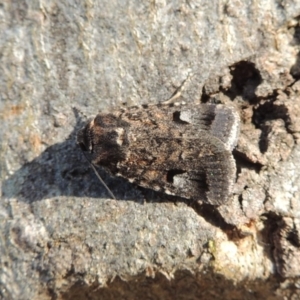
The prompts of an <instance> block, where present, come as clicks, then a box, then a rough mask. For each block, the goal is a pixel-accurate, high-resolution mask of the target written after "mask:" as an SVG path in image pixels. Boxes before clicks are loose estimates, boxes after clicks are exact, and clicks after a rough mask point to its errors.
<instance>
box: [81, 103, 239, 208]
mask: <svg viewBox="0 0 300 300" xmlns="http://www.w3.org/2000/svg"><path fill="white" fill-rule="evenodd" d="M239 127H240V119H239V114H238V113H237V111H236V110H235V109H234V108H232V107H229V106H224V105H220V104H218V105H214V104H200V103H199V104H178V105H175V104H158V105H148V106H143V107H138V106H134V107H130V108H127V109H116V110H114V111H112V112H111V113H100V114H98V115H97V116H96V117H95V118H94V119H93V120H92V121H90V122H89V123H88V124H86V126H85V127H84V128H82V129H81V130H80V131H79V132H78V135H77V143H78V144H79V145H80V147H81V148H82V150H84V151H89V152H90V153H91V157H92V163H93V164H95V165H97V166H101V167H103V168H105V169H106V170H107V171H109V172H110V173H111V174H113V175H116V176H121V177H124V178H126V179H127V180H129V181H130V182H133V183H135V184H137V185H140V186H142V187H146V188H150V189H153V190H155V191H160V192H164V193H166V194H170V195H176V196H179V197H183V198H187V199H193V200H196V201H198V200H199V201H201V202H205V203H209V204H212V205H220V204H223V203H225V202H226V201H227V200H228V199H229V197H230V195H231V194H232V190H233V185H234V182H235V178H236V166H235V160H234V158H233V156H232V150H233V148H234V147H235V145H236V143H237V139H238V135H239Z"/></svg>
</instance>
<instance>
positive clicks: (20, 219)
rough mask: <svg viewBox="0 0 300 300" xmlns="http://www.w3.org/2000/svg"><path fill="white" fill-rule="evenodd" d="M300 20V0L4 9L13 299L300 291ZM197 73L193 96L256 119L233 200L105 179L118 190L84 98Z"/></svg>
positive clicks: (142, 92) (148, 90)
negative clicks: (80, 134) (188, 197)
mask: <svg viewBox="0 0 300 300" xmlns="http://www.w3.org/2000/svg"><path fill="white" fill-rule="evenodd" d="M298 15H300V2H299V1H296V0H295V1H292V0H290V1H288V0H287V1H282V2H280V4H279V3H278V2H276V1H271V0H269V1H252V2H248V1H227V2H226V3H225V2H222V1H214V0H202V1H188V2H182V1H172V2H170V3H166V2H163V1H161V2H160V1H156V2H148V3H147V4H145V3H140V1H128V2H126V1H121V0H120V1H117V0H116V1H104V2H103V1H101V3H100V2H93V1H87V2H82V1H77V2H76V1H64V2H61V1H57V2H55V1H44V2H35V1H23V2H20V1H6V2H4V3H2V4H1V5H0V16H1V17H0V35H1V36H0V54H1V55H0V60H1V62H0V68H1V72H0V97H1V98H0V99H1V101H0V114H1V115H0V117H1V129H0V130H1V148H0V152H1V155H0V159H1V160H0V170H1V194H2V197H1V203H0V241H1V242H0V264H1V265H0V297H1V299H86V298H89V299H97V298H99V297H100V296H101V298H102V299H118V298H119V299H121V298H122V299H124V298H134V297H136V298H137V297H138V296H139V295H147V296H149V298H151V297H153V298H154V297H157V298H161V299H174V295H176V296H177V298H178V299H187V291H188V295H189V297H190V299H196V298H199V297H205V298H207V299H219V298H220V299H224V298H226V299H241V296H245V295H246V296H247V298H249V299H257V298H261V299H282V298H283V297H286V298H289V299H299V297H300V293H299V280H298V279H296V277H297V276H298V277H299V275H300V270H299V262H300V259H299V257H300V245H299V240H300V239H299V230H300V226H299V221H300V213H299V212H300V207H299V205H300V199H299V187H300V182H299V181H300V179H299V178H300V177H299V174H300V173H299V172H300V171H299V167H298V166H299V163H300V161H299V160H300V149H299V137H300V135H299V132H300V126H299V124H300V123H299V121H298V120H299V118H300V108H299V107H300V101H299V94H300V85H299V84H300V83H299V81H298V80H299V79H300V59H299V45H300V33H299V32H300V25H299V22H298V19H297V16H298ZM187 78H189V80H188V81H187V82H186V85H185V89H184V90H183V91H182V98H181V100H184V101H202V102H216V103H223V104H228V103H230V104H231V105H234V106H235V107H236V109H237V110H238V111H239V113H240V115H241V119H242V128H241V129H242V131H241V135H240V139H239V142H238V146H237V148H236V149H235V150H234V156H235V158H236V161H237V168H238V176H237V183H236V187H235V193H234V195H233V197H232V200H231V202H230V203H228V204H226V206H220V207H211V206H207V205H203V206H200V205H198V204H196V203H189V202H186V201H182V200H180V199H176V198H171V197H167V196H166V195H162V194H156V193H154V192H152V191H148V190H143V189H138V188H136V187H135V186H133V185H130V184H129V183H126V182H125V181H123V180H121V179H116V178H110V177H109V176H108V175H107V174H105V173H104V172H101V175H102V176H103V177H104V179H105V181H106V182H107V184H108V185H109V187H110V188H111V189H112V191H113V192H114V194H115V195H116V196H117V198H118V199H119V200H118V201H114V200H110V199H107V194H106V191H105V189H104V188H103V187H102V186H101V185H100V184H99V182H98V181H97V179H96V178H95V176H94V174H93V172H92V170H91V169H90V168H89V167H88V166H87V164H86V162H85V161H84V159H83V157H82V154H81V153H80V151H79V150H78V148H77V147H76V145H75V135H76V132H77V130H78V128H80V127H81V126H82V122H83V121H85V119H86V118H85V117H84V116H79V115H77V114H76V113H75V112H74V110H73V109H72V107H74V106H75V107H77V108H78V109H79V110H80V111H82V112H83V113H85V114H87V115H88V116H94V115H95V114H96V113H97V112H98V111H99V110H101V111H103V110H110V109H111V108H112V107H115V106H118V107H120V106H121V105H123V103H126V104H127V105H131V104H139V103H157V102H159V101H163V100H166V99H169V98H170V97H172V95H173V94H174V93H175V92H176V90H177V89H178V88H179V87H180V86H181V85H182V83H183V82H184V81H185V80H186V79H187ZM204 84H205V85H204ZM105 286H106V287H105ZM224 291H225V292H224Z"/></svg>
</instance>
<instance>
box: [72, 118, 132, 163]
mask: <svg viewBox="0 0 300 300" xmlns="http://www.w3.org/2000/svg"><path fill="white" fill-rule="evenodd" d="M126 126H128V124H127V123H126V122H124V121H122V120H120V118H118V117H117V116H115V115H113V114H99V115H97V116H96V118H95V119H94V120H92V121H91V122H89V123H88V124H87V125H86V126H85V127H84V128H83V129H81V130H80V131H79V132H78V135H77V143H78V144H79V146H80V148H81V149H82V150H83V151H89V152H90V153H92V155H93V162H94V163H96V164H99V165H104V166H105V165H111V164H112V163H114V162H115V163H116V162H117V161H120V160H121V159H122V158H123V157H124V153H125V151H124V150H125V148H126V144H127V142H126V141H127V138H126Z"/></svg>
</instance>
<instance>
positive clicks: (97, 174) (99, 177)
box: [81, 151, 117, 200]
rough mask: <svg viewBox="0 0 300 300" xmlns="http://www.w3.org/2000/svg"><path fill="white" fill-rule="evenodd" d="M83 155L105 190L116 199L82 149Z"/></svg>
mask: <svg viewBox="0 0 300 300" xmlns="http://www.w3.org/2000/svg"><path fill="white" fill-rule="evenodd" d="M81 152H82V154H83V156H84V157H85V159H86V160H87V161H88V163H89V165H90V166H91V167H92V169H93V170H94V172H95V174H96V176H97V177H98V179H99V180H100V182H101V183H102V184H103V186H104V187H105V188H106V190H107V191H108V193H109V195H110V196H111V197H112V198H113V199H114V200H117V199H116V197H115V195H114V194H113V193H112V191H111V190H110V189H109V187H108V186H107V185H106V183H105V182H104V180H103V179H102V178H101V176H100V175H99V173H98V172H97V170H96V168H95V167H94V165H93V163H91V162H90V161H89V159H88V158H87V156H86V155H85V153H84V152H83V151H81Z"/></svg>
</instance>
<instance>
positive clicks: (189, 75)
mask: <svg viewBox="0 0 300 300" xmlns="http://www.w3.org/2000/svg"><path fill="white" fill-rule="evenodd" d="M193 76H194V74H191V73H189V74H188V76H187V77H186V79H184V81H183V82H182V84H181V85H180V86H179V87H178V88H177V89H176V91H175V92H174V93H173V95H172V96H171V98H169V99H168V100H166V101H163V102H162V104H170V103H173V102H174V101H175V100H176V99H177V98H179V97H180V96H181V93H182V91H183V90H184V88H185V86H186V83H187V81H188V80H189V79H190V78H191V77H193Z"/></svg>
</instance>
